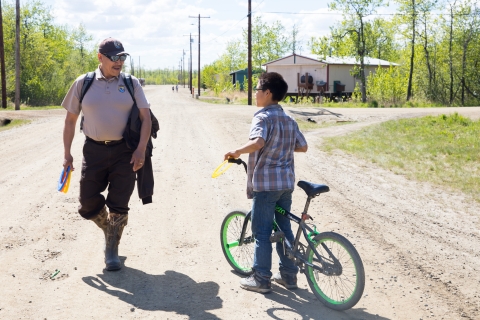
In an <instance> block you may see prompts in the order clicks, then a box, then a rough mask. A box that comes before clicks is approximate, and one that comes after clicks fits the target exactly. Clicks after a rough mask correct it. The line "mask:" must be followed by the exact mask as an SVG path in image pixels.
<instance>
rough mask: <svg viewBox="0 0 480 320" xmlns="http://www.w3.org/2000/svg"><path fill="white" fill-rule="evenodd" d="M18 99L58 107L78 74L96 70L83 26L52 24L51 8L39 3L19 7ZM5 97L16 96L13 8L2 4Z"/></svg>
mask: <svg viewBox="0 0 480 320" xmlns="http://www.w3.org/2000/svg"><path fill="white" fill-rule="evenodd" d="M20 12H21V16H20V17H21V20H20V23H21V27H20V30H21V33H20V41H21V43H20V53H21V59H20V70H21V74H20V75H21V78H20V100H21V103H24V104H28V105H33V106H38V105H49V104H60V103H61V102H62V100H63V98H64V96H65V94H66V92H67V90H68V88H69V87H70V85H71V84H72V82H73V81H74V80H75V79H76V78H77V77H78V76H79V75H80V74H81V73H86V72H87V71H91V70H94V69H95V68H96V67H97V64H98V62H97V57H96V52H95V48H94V46H93V45H92V44H91V41H92V37H91V36H90V35H88V34H87V32H86V30H85V28H84V27H83V26H81V25H80V26H79V27H78V28H75V29H71V28H68V27H66V26H59V25H56V24H54V21H53V16H52V14H51V8H49V7H48V6H46V5H44V4H43V3H41V2H40V1H34V2H29V3H25V4H24V5H23V6H22V7H21V11H20ZM2 13H3V32H4V48H5V71H6V80H7V81H6V83H7V90H6V91H7V92H6V93H7V97H8V100H9V101H13V100H14V97H15V5H14V4H12V3H2Z"/></svg>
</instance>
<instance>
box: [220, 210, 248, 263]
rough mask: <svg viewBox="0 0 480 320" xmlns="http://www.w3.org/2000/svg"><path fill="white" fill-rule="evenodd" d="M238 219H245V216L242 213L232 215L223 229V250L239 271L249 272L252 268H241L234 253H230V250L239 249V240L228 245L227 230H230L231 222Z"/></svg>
mask: <svg viewBox="0 0 480 320" xmlns="http://www.w3.org/2000/svg"><path fill="white" fill-rule="evenodd" d="M236 217H243V218H245V216H244V215H243V214H241V213H239V214H235V215H232V216H231V217H229V218H228V220H227V221H226V222H225V228H224V229H223V232H222V239H223V241H222V242H223V250H224V251H225V253H226V254H227V257H228V260H230V262H231V263H233V264H234V265H235V266H236V267H237V268H238V269H240V270H243V271H249V270H250V268H249V267H243V266H240V265H239V264H238V263H237V261H236V260H235V258H234V257H233V255H232V253H231V252H230V248H235V247H238V240H236V241H234V242H231V243H227V241H228V239H227V229H228V226H229V225H230V222H231V221H232V220H233V219H234V218H236Z"/></svg>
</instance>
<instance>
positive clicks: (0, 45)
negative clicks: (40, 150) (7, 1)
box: [0, 1, 7, 109]
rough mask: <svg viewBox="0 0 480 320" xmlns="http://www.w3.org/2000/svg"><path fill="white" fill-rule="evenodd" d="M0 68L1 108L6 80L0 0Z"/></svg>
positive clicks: (5, 89)
mask: <svg viewBox="0 0 480 320" xmlns="http://www.w3.org/2000/svg"><path fill="white" fill-rule="evenodd" d="M0 64H1V65H0V68H1V77H2V80H1V82H2V108H3V109H6V108H7V82H6V80H5V47H4V43H3V17H2V3H1V1H0Z"/></svg>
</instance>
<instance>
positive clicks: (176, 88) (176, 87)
mask: <svg viewBox="0 0 480 320" xmlns="http://www.w3.org/2000/svg"><path fill="white" fill-rule="evenodd" d="M175 90H177V92H178V84H177V85H176V86H175Z"/></svg>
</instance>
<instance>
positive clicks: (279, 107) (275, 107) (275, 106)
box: [254, 104, 283, 115]
mask: <svg viewBox="0 0 480 320" xmlns="http://www.w3.org/2000/svg"><path fill="white" fill-rule="evenodd" d="M270 109H280V110H283V108H282V106H281V105H279V104H271V105H269V106H266V107H263V108H262V109H260V110H258V111H257V112H255V114H254V115H257V114H259V113H262V112H265V111H267V110H270Z"/></svg>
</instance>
